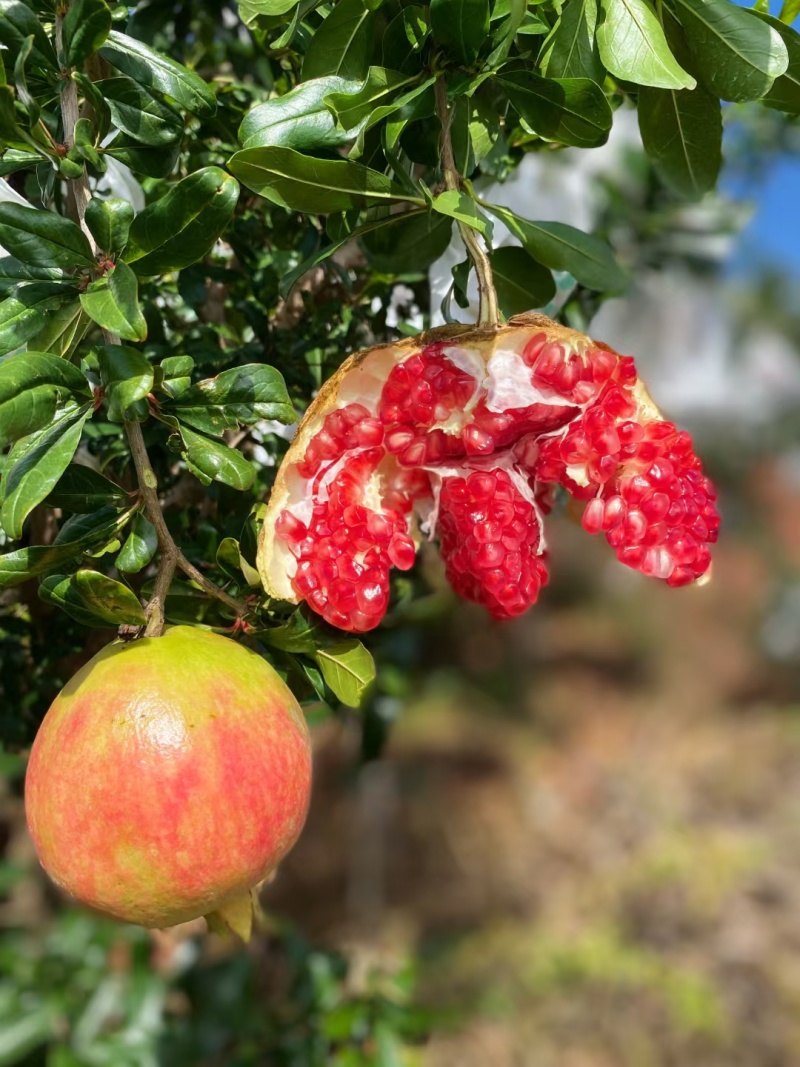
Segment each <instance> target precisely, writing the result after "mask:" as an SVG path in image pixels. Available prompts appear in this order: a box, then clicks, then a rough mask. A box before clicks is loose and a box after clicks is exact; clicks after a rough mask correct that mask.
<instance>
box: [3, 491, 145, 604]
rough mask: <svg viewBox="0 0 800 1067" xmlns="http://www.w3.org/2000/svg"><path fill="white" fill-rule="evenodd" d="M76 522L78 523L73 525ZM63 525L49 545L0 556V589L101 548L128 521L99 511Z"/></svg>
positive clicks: (124, 516)
mask: <svg viewBox="0 0 800 1067" xmlns="http://www.w3.org/2000/svg"><path fill="white" fill-rule="evenodd" d="M77 520H80V521H77ZM77 520H76V519H75V518H73V519H70V520H68V521H67V522H66V523H64V525H63V527H62V528H61V530H60V531H59V534H58V536H57V537H56V539H55V541H54V542H53V544H52V545H32V546H31V547H30V548H19V549H17V550H16V551H15V552H6V553H5V555H2V556H0V589H9V588H11V587H12V586H15V585H19V584H20V583H22V582H26V581H27V580H28V579H29V578H33V577H35V576H36V575H38V574H48V573H51V572H52V571H55V570H58V569H59V568H63V567H64V566H65V565H66V564H68V563H71V562H72V561H73V560H75V559H78V558H79V557H80V556H82V555H83V553H84V552H87V551H90V550H91V549H94V548H97V547H98V546H100V545H103V544H105V543H106V542H107V541H108V540H109V538H111V537H113V536H114V534H115V533H116V531H118V530H119V529H120V528H121V527H122V526H123V525H124V524H125V523H126V522H127V520H128V515H127V513H125V512H120V511H118V510H117V509H116V508H101V509H100V510H99V511H93V512H92V513H91V514H90V515H80V516H77Z"/></svg>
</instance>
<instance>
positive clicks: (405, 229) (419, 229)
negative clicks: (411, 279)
mask: <svg viewBox="0 0 800 1067" xmlns="http://www.w3.org/2000/svg"><path fill="white" fill-rule="evenodd" d="M386 222H387V225H385V226H382V227H380V228H378V229H374V230H371V231H369V232H368V233H366V234H364V236H363V238H362V240H361V243H362V245H363V246H364V248H365V250H366V252H367V255H368V256H369V260H370V263H371V264H372V266H373V267H374V268H375V269H376V270H379V271H387V272H390V273H392V274H406V273H413V274H418V273H420V272H421V271H425V270H427V268H428V267H429V266H430V264H431V263H433V261H434V260H435V259H438V258H439V256H441V255H442V254H443V253H444V250H445V249H446V248H447V246H448V245H449V244H450V236H451V234H452V231H453V223H452V221H451V220H450V218H449V217H448V216H447V215H440V214H436V213H434V212H424V213H422V214H417V213H416V212H414V213H405V214H403V215H399V216H397V215H393V216H390V217H389V218H388V219H387V220H386Z"/></svg>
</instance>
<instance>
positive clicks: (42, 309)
mask: <svg viewBox="0 0 800 1067" xmlns="http://www.w3.org/2000/svg"><path fill="white" fill-rule="evenodd" d="M74 293H75V290H74V288H73V287H72V286H68V285H59V284H58V283H57V282H29V283H28V284H26V285H20V286H18V287H17V289H16V290H15V291H14V293H13V294H12V295H11V296H9V297H7V298H6V299H5V300H3V301H2V302H0V355H5V354H6V353H7V352H11V351H13V350H14V349H15V348H19V347H20V345H23V344H24V343H25V342H26V341H28V340H30V338H31V337H34V336H35V335H36V334H37V333H38V332H39V331H40V330H41V328H42V322H43V319H44V317H45V315H46V314H47V312H49V311H52V310H53V309H54V308H58V307H60V306H61V305H62V304H64V303H65V302H70V303H71V302H72V298H74Z"/></svg>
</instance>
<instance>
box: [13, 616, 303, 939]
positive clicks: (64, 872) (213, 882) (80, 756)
mask: <svg viewBox="0 0 800 1067" xmlns="http://www.w3.org/2000/svg"><path fill="white" fill-rule="evenodd" d="M310 789H311V743H310V737H309V731H308V728H307V726H306V723H305V720H304V718H303V714H302V711H301V709H300V706H299V705H298V703H297V701H296V699H295V698H294V696H293V695H292V693H291V691H290V690H289V688H288V687H287V686H286V684H285V683H284V682H283V681H282V679H281V678H280V677H279V676H278V674H277V673H276V672H275V671H274V670H273V668H272V667H271V666H270V665H269V664H268V663H267V662H266V661H265V660H264V659H262V658H261V657H260V656H258V655H257V654H256V653H255V652H253V651H251V650H250V649H247V648H245V647H244V646H242V645H240V644H237V643H236V642H234V641H232V640H230V639H229V638H226V637H221V636H219V635H217V634H212V633H209V632H207V631H202V630H199V629H196V628H194V627H189V626H176V627H170V628H168V629H167V630H166V631H165V632H164V635H163V636H162V637H158V638H142V639H140V640H136V641H132V642H122V641H115V642H113V643H112V644H110V645H108V646H107V647H106V648H105V649H103V650H102V651H101V652H100V653H99V654H98V655H97V656H95V657H94V658H93V659H92V660H90V661H89V663H88V664H86V666H85V667H84V668H83V669H82V670H81V671H79V672H78V674H76V675H75V677H74V678H73V679H72V680H71V681H70V682H68V683H67V685H66V686H65V687H64V689H63V690H62V691H61V693H60V694H59V695H58V697H56V699H55V701H54V702H53V704H52V706H51V707H50V710H49V711H48V712H47V715H46V716H45V719H44V721H43V723H42V725H41V727H40V729H39V732H38V734H37V736H36V740H35V741H34V744H33V748H32V751H31V757H30V761H29V764H28V771H27V777H26V784H25V808H26V815H27V819H28V826H29V829H30V832H31V836H32V838H33V842H34V845H35V847H36V852H37V854H38V856H39V860H40V862H41V864H42V866H43V867H44V869H45V870H46V871H47V873H48V874H49V875H50V877H51V878H52V880H53V881H54V882H55V883H56V885H58V886H59V887H60V888H61V889H63V890H64V891H65V892H66V893H68V894H69V895H70V896H72V897H74V898H75V899H77V900H79V901H81V902H82V903H83V904H85V905H88V906H89V907H91V908H92V909H94V910H97V911H100V912H103V913H105V914H107V915H110V916H113V917H114V918H117V919H121V920H123V921H126V922H131V923H136V924H139V925H142V926H146V927H150V928H163V927H168V926H173V925H175V924H177V923H181V922H186V921H188V920H190V919H194V918H198V917H199V916H202V915H209V914H213V913H218V914H221V915H222V916H223V917H225V916H226V915H227V914H228V913H230V912H231V909H235V907H236V904H237V902H238V901H241V900H243V899H245V898H246V897H247V894H248V891H249V890H250V889H251V888H252V887H254V886H256V885H258V883H260V882H262V881H263V880H264V878H265V877H266V876H267V875H268V874H269V872H270V871H271V870H273V869H274V867H275V866H276V865H277V864H278V863H279V861H280V860H281V859H282V858H283V856H285V854H286V853H287V852H288V851H289V849H290V848H291V847H292V846H293V844H294V843H295V841H296V839H297V837H298V836H299V834H300V831H301V830H302V827H303V824H304V822H305V818H306V813H307V810H308V804H309V798H310ZM229 925H230V924H229Z"/></svg>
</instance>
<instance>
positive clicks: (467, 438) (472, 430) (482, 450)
mask: <svg viewBox="0 0 800 1067" xmlns="http://www.w3.org/2000/svg"><path fill="white" fill-rule="evenodd" d="M461 440H462V441H463V442H464V449H465V451H466V453H467V455H468V456H486V455H489V454H490V453H492V452H493V451H494V437H493V436H492V435H491V434H490V433H487V432H486V430H482V429H481V428H480V427H479V426H467V428H466V429H465V430H464V431H463V432H462V434H461Z"/></svg>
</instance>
